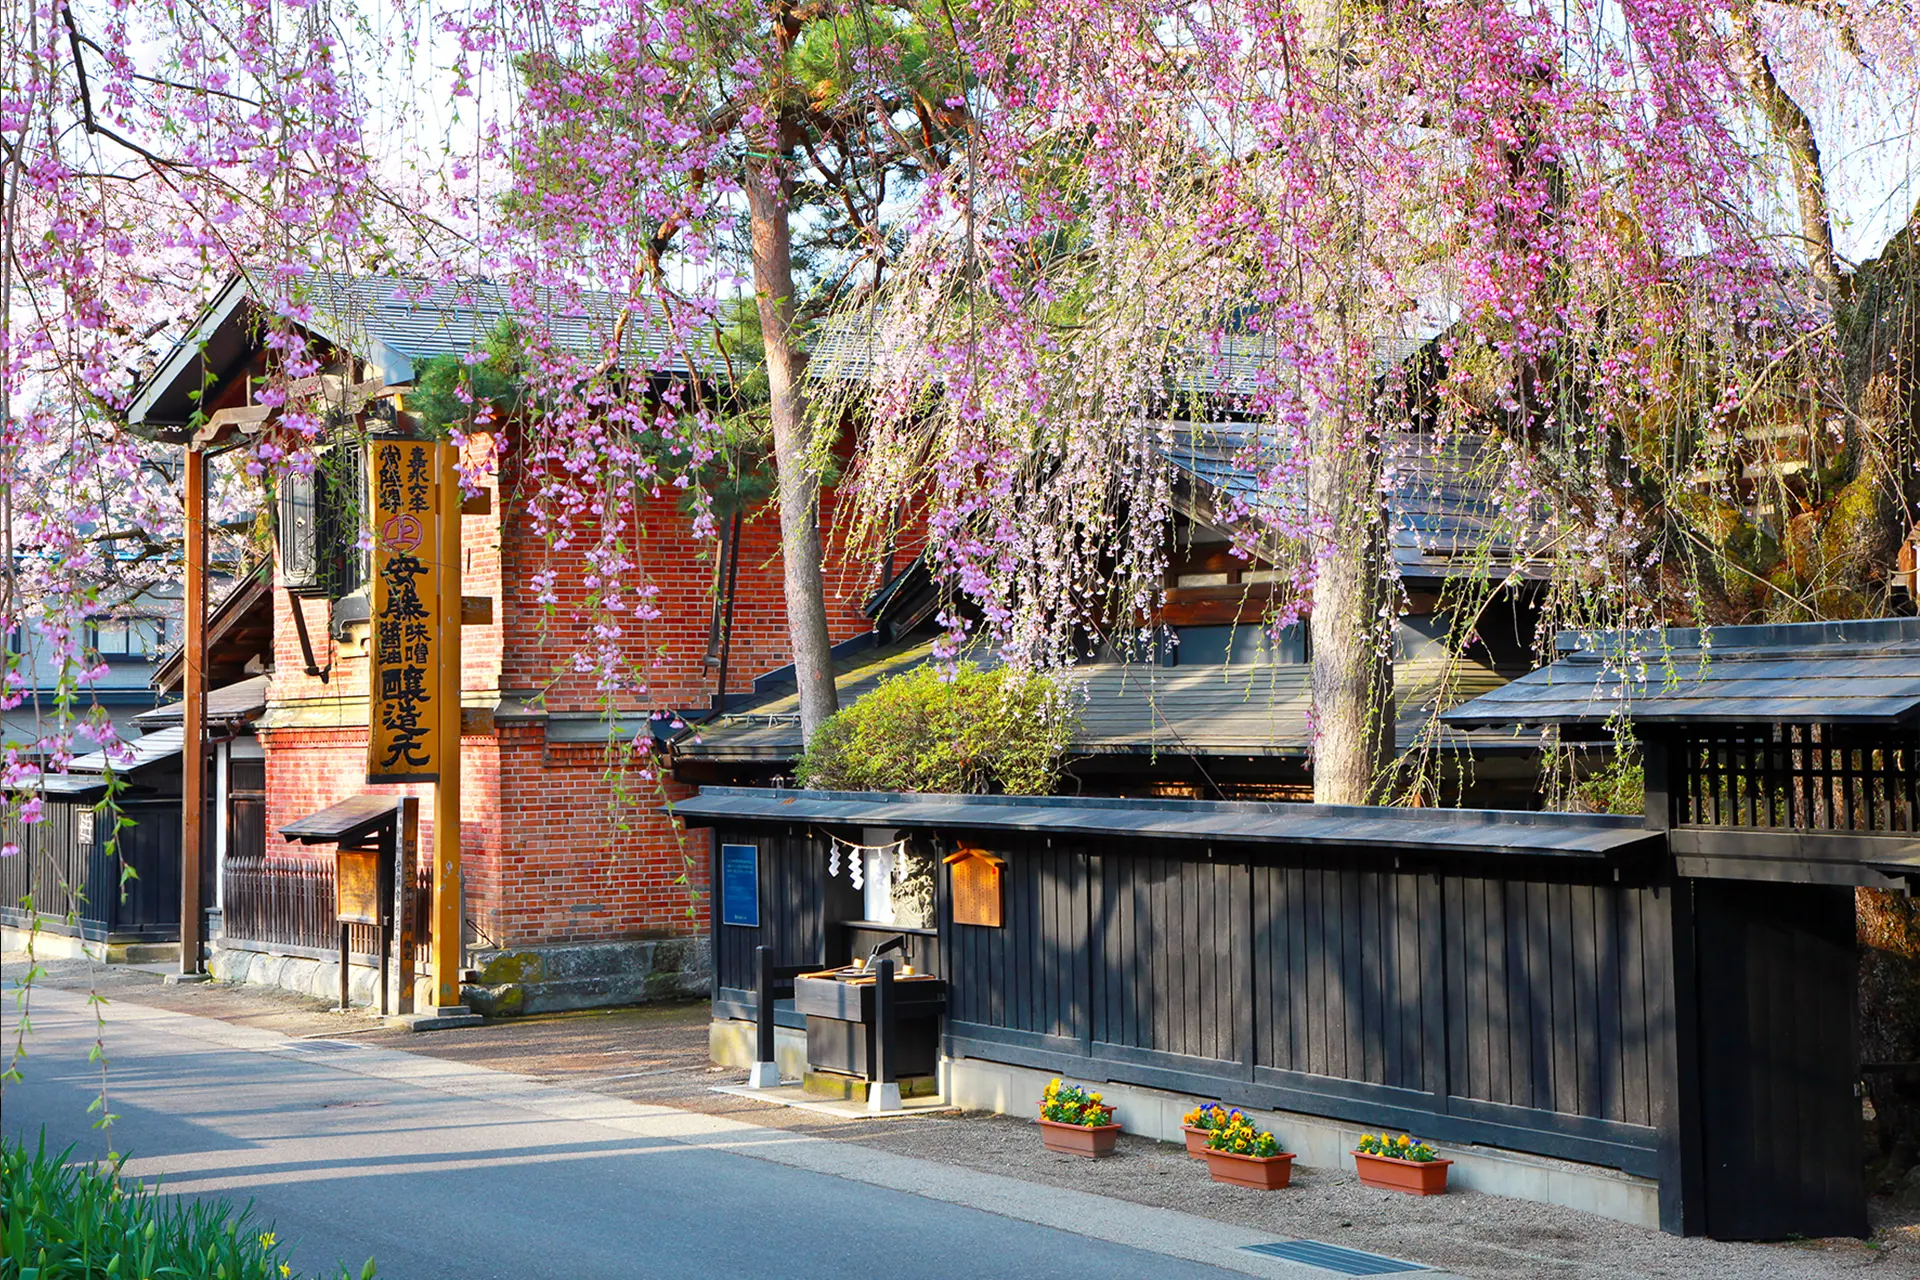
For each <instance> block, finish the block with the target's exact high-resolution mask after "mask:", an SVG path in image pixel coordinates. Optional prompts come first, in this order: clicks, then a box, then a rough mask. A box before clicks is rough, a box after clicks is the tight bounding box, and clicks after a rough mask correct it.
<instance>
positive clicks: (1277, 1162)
mask: <svg viewBox="0 0 1920 1280" xmlns="http://www.w3.org/2000/svg"><path fill="white" fill-rule="evenodd" d="M1201 1154H1202V1155H1204V1156H1206V1158H1207V1172H1208V1173H1210V1174H1212V1175H1213V1180H1214V1181H1215V1182H1225V1183H1229V1184H1231V1185H1233V1186H1236V1187H1252V1188H1253V1189H1254V1190H1256V1191H1278V1190H1280V1189H1281V1188H1282V1187H1284V1186H1286V1185H1287V1183H1288V1182H1289V1181H1290V1180H1291V1179H1292V1178H1293V1152H1291V1151H1282V1152H1281V1153H1280V1154H1279V1155H1275V1156H1243V1155H1239V1154H1237V1153H1236V1152H1232V1151H1204V1150H1203V1151H1202V1152H1201Z"/></svg>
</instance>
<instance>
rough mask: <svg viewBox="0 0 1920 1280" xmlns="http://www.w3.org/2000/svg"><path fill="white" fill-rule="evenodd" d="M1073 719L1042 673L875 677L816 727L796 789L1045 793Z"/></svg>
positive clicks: (966, 667)
mask: <svg viewBox="0 0 1920 1280" xmlns="http://www.w3.org/2000/svg"><path fill="white" fill-rule="evenodd" d="M1075 719H1076V717H1075V715H1074V712H1073V708H1072V705H1071V703H1070V702H1069V699H1068V695H1067V693H1066V692H1065V690H1063V689H1062V688H1061V686H1060V685H1058V684H1057V683H1055V682H1054V681H1053V680H1051V679H1049V678H1048V677H1046V676H1041V675H1032V674H1025V673H1021V672H1016V671H1012V670H1009V669H1008V668H1005V667H1002V668H999V669H997V670H993V671H982V670H981V669H980V668H979V667H977V666H975V665H973V664H972V663H962V664H960V666H959V667H957V668H956V669H954V670H953V671H952V672H947V671H943V670H941V669H940V668H939V667H937V666H934V665H932V664H928V665H926V666H922V667H917V668H915V669H914V670H912V671H908V672H903V673H902V674H900V675H897V676H893V677H891V678H889V679H886V680H882V681H881V682H880V684H879V686H878V687H877V688H875V689H874V691H873V692H872V693H869V694H868V695H867V696H866V697H864V698H862V699H860V700H859V701H858V702H856V703H854V704H853V705H852V706H850V707H847V708H845V709H843V710H842V711H840V712H839V713H838V714H836V715H835V716H833V717H832V718H831V719H829V720H828V721H827V722H826V723H825V724H823V725H821V726H820V729H819V731H818V732H816V733H815V734H814V735H813V742H812V743H811V744H809V745H808V747H807V750H806V752H805V754H803V755H802V756H801V757H800V762H799V764H798V765H797V766H795V773H796V775H797V776H798V778H799V781H800V785H801V786H803V787H819V788H822V789H825V790H829V791H949V792H968V793H975V794H979V793H986V792H993V791H1000V792H1005V793H1006V794H1008V795H1045V794H1046V793H1047V792H1049V791H1052V790H1053V788H1054V786H1055V784H1056V783H1058V782H1059V780H1060V770H1061V763H1062V760H1063V758H1064V756H1065V754H1066V750H1067V744H1068V742H1070V741H1071V740H1072V737H1073V728H1074V723H1075Z"/></svg>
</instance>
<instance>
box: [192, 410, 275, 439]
mask: <svg viewBox="0 0 1920 1280" xmlns="http://www.w3.org/2000/svg"><path fill="white" fill-rule="evenodd" d="M278 407H279V406H277V405H270V404H236V405H231V406H229V407H227V408H225V409H215V410H214V411H213V412H212V413H211V414H210V415H208V417H207V420H206V422H205V423H204V424H202V425H201V427H200V429H199V430H198V431H195V432H194V433H193V445H192V447H193V448H195V449H201V450H205V449H212V448H215V447H217V446H219V445H223V444H225V443H226V442H227V441H228V440H230V439H232V438H233V436H235V435H237V434H241V433H245V434H247V435H255V434H258V432H259V430H260V428H261V427H262V426H264V425H265V424H266V422H267V420H268V419H269V418H271V417H272V416H273V414H274V412H275V411H276V410H277V409H278Z"/></svg>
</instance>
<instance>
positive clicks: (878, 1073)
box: [867, 959, 900, 1111]
mask: <svg viewBox="0 0 1920 1280" xmlns="http://www.w3.org/2000/svg"><path fill="white" fill-rule="evenodd" d="M893 995H894V993H893V961H892V960H891V959H887V960H882V961H881V962H880V963H879V965H878V967H877V968H876V970H875V973H874V979H873V1079H872V1080H870V1081H868V1082H867V1109H868V1110H869V1111H898V1110H899V1109H900V1082H899V1077H898V1073H897V1067H896V1064H897V1062H898V1060H899V1056H900V1046H899V1019H898V1018H897V1017H896V1016H895V1015H894V1007H893Z"/></svg>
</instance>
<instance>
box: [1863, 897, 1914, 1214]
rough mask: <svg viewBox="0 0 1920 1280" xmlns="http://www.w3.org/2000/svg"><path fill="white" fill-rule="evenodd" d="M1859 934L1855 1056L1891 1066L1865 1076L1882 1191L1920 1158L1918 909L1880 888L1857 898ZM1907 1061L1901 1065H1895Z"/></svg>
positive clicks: (1906, 899) (1899, 1178) (1896, 1181)
mask: <svg viewBox="0 0 1920 1280" xmlns="http://www.w3.org/2000/svg"><path fill="white" fill-rule="evenodd" d="M1854 918H1855V920H1856V921H1857V922H1858V928H1859V934H1860V1059H1861V1061H1862V1062H1872V1063H1887V1064H1891V1065H1894V1068H1895V1069H1893V1070H1890V1071H1875V1072H1870V1073H1867V1075H1866V1084H1867V1089H1868V1096H1869V1097H1870V1098H1871V1099H1872V1100H1873V1112H1874V1140H1875V1143H1876V1144H1877V1145H1878V1147H1879V1155H1880V1157H1881V1159H1880V1164H1879V1168H1878V1170H1877V1172H1878V1174H1879V1179H1878V1180H1879V1181H1880V1183H1881V1185H1882V1186H1888V1187H1891V1186H1894V1185H1898V1183H1899V1181H1900V1180H1901V1179H1902V1178H1903V1176H1904V1175H1905V1174H1906V1172H1907V1170H1908V1169H1911V1168H1912V1167H1913V1166H1914V1163H1915V1161H1916V1159H1917V1158H1920V1068H1915V1067H1914V1065H1913V1064H1915V1063H1920V909H1916V907H1915V905H1914V902H1913V900H1912V899H1911V898H1907V897H1905V896H1903V895H1901V894H1897V893H1889V892H1886V891H1884V890H1880V889H1860V890H1856V891H1855V894H1854ZM1898 1064H1904V1065H1898Z"/></svg>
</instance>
